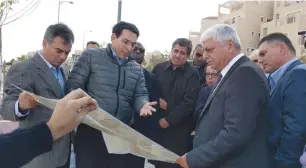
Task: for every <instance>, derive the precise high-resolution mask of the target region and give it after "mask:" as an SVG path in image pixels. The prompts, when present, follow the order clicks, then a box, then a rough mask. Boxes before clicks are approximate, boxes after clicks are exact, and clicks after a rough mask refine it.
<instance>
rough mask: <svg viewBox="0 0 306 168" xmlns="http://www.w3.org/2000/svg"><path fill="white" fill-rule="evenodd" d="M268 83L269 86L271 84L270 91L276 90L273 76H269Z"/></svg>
mask: <svg viewBox="0 0 306 168" xmlns="http://www.w3.org/2000/svg"><path fill="white" fill-rule="evenodd" d="M268 82H269V84H270V89H274V87H275V82H274V80H273V78H272V76H271V75H269V76H268Z"/></svg>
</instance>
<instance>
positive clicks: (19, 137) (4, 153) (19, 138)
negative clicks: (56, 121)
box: [0, 123, 53, 168]
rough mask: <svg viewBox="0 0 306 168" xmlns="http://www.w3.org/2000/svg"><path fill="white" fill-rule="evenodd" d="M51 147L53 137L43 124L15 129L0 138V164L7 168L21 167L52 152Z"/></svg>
mask: <svg viewBox="0 0 306 168" xmlns="http://www.w3.org/2000/svg"><path fill="white" fill-rule="evenodd" d="M52 145H53V137H52V134H51V132H50V130H49V128H48V126H47V124H45V123H41V124H38V125H35V126H34V127H32V128H28V129H17V130H15V131H13V132H12V133H9V134H5V135H1V136H0V148H1V150H0V156H1V157H0V163H1V165H2V166H3V167H8V168H9V167H21V166H22V165H24V164H26V163H27V162H29V161H31V160H32V159H33V158H34V157H36V156H38V155H40V154H43V153H46V152H48V151H50V150H52ZM12 158H14V159H13V160H12Z"/></svg>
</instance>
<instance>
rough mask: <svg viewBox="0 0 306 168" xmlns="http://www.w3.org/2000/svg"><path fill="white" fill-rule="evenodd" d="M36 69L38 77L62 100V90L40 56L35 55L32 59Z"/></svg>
mask: <svg viewBox="0 0 306 168" xmlns="http://www.w3.org/2000/svg"><path fill="white" fill-rule="evenodd" d="M33 60H34V62H35V65H36V68H37V69H38V75H40V77H41V78H42V79H44V81H45V82H46V83H47V84H48V85H49V86H50V87H51V88H52V90H53V92H54V94H55V95H56V96H57V97H58V98H62V96H63V94H62V89H61V86H60V84H59V83H58V81H57V80H56V79H55V77H54V75H53V74H52V72H51V70H50V68H49V67H48V65H47V64H46V62H45V61H44V60H43V59H42V58H41V56H40V55H39V54H38V53H36V54H35V55H34V57H33Z"/></svg>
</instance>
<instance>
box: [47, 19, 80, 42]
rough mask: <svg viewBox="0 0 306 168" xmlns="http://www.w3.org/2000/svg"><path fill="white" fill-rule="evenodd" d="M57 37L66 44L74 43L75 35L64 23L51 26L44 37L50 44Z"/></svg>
mask: <svg viewBox="0 0 306 168" xmlns="http://www.w3.org/2000/svg"><path fill="white" fill-rule="evenodd" d="M55 37H61V38H62V39H64V41H65V43H72V44H73V43H74V35H73V32H72V30H71V29H70V28H69V27H68V26H67V25H66V24H63V23H57V24H53V25H50V26H49V27H48V28H47V30H46V32H45V35H44V39H45V40H47V42H48V43H52V42H53V39H54V38H55Z"/></svg>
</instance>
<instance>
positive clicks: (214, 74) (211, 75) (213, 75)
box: [205, 72, 219, 77]
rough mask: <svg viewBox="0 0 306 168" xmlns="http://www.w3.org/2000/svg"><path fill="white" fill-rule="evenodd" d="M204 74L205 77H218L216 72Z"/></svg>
mask: <svg viewBox="0 0 306 168" xmlns="http://www.w3.org/2000/svg"><path fill="white" fill-rule="evenodd" d="M205 76H206V77H218V76H219V74H218V73H209V72H208V73H205Z"/></svg>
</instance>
